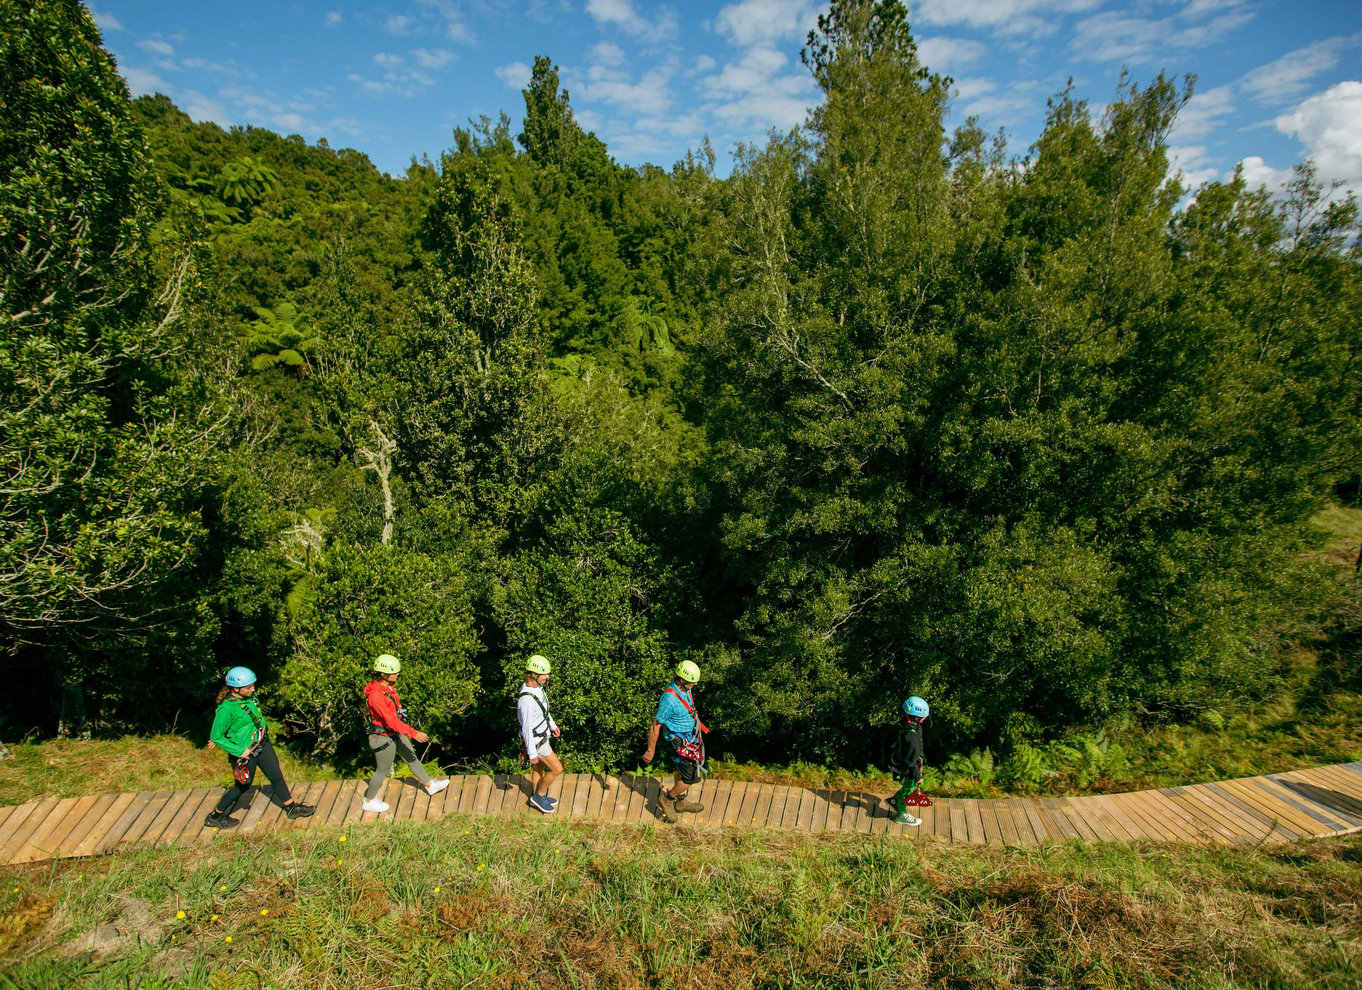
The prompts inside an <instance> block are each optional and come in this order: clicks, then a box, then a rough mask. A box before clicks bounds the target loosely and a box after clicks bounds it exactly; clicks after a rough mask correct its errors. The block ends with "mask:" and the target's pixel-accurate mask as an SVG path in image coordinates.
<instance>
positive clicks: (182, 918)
mask: <svg viewBox="0 0 1362 990" xmlns="http://www.w3.org/2000/svg"><path fill="white" fill-rule="evenodd" d="M175 917H176V918H178V919H179V920H181V921H184V912H183V911H176V912H175Z"/></svg>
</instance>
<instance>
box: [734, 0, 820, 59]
mask: <svg viewBox="0 0 1362 990" xmlns="http://www.w3.org/2000/svg"><path fill="white" fill-rule="evenodd" d="M817 24H818V10H817V9H816V8H815V7H814V4H813V3H812V0H741V2H740V3H734V4H729V5H728V6H727V7H725V8H724V9H723V10H721V11H719V13H718V15H717V16H716V17H715V18H714V29H715V30H716V31H718V33H719V34H722V35H724V36H726V37H727V38H728V40H729V41H731V42H733V44H735V45H739V46H742V47H744V48H745V47H748V46H749V45H770V44H773V43H774V42H777V41H783V40H785V39H787V38H796V39H800V40H802V39H803V38H804V37H805V36H806V35H808V33H809V31H811V30H813V29H814V28H815V27H816V26H817Z"/></svg>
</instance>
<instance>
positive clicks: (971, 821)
mask: <svg viewBox="0 0 1362 990" xmlns="http://www.w3.org/2000/svg"><path fill="white" fill-rule="evenodd" d="M958 800H959V802H960V806H961V808H962V809H963V810H964V813H965V828H964V831H965V835H966V837H967V840H968V841H969V842H972V843H976V844H978V845H983V844H984V843H985V842H987V841H988V839H987V837H986V836H985V835H984V818H983V815H982V814H981V813H980V809H979V802H978V801H977V800H976V799H974V798H959V799H958Z"/></svg>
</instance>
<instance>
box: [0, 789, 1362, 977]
mask: <svg viewBox="0 0 1362 990" xmlns="http://www.w3.org/2000/svg"><path fill="white" fill-rule="evenodd" d="M342 839H344V840H345V841H342ZM1359 863H1362V838H1359V837H1350V838H1344V839H1335V840H1329V841H1320V842H1312V843H1306V844H1299V845H1295V846H1291V847H1287V848H1273V849H1252V848H1210V849H1202V848H1188V847H1176V846H1158V845H1141V846H1124V845H1111V846H1096V847H1077V846H1071V845H1052V846H1047V847H1044V848H1041V849H1036V850H1010V849H1009V850H1004V849H993V848H971V849H968V850H962V849H958V848H953V847H948V846H943V845H940V844H937V843H933V842H914V841H911V840H907V841H905V840H903V839H898V838H893V837H887V836H885V837H873V838H871V837H865V836H841V835H831V836H822V837H820V836H812V837H809V836H797V835H792V834H788V833H779V832H772V831H766V830H750V831H742V832H735V831H722V832H720V831H696V830H691V829H686V828H666V827H654V826H619V825H615V826H612V825H604V824H602V825H580V824H579V825H569V824H567V823H564V822H555V821H525V822H519V821H511V822H507V821H499V820H495V819H478V818H468V817H465V816H452V817H450V818H448V819H445V820H443V821H442V822H439V823H431V824H425V825H416V824H410V823H405V824H403V823H399V824H396V825H373V826H365V827H358V828H356V827H352V828H350V829H349V830H348V831H341V830H338V829H337V828H334V827H318V828H315V829H311V830H309V831H306V832H300V833H293V834H288V833H274V834H260V835H253V836H226V837H222V838H220V839H218V840H217V841H215V842H213V843H211V844H208V845H206V846H204V847H196V848H189V849H178V850H169V851H146V852H134V853H124V854H119V855H115V856H110V857H106V858H101V859H95V860H84V861H65V862H60V863H54V864H48V865H45V866H32V867H11V868H0V973H3V974H4V978H3V979H0V987H3V988H6V990H9V988H11V987H20V988H23V990H35V988H44V990H45V988H48V987H63V988H71V990H104V988H108V990H114V988H118V990H153V988H156V990H166V988H171V987H175V988H186V990H187V988H194V990H200V988H203V990H207V988H213V990H223V988H252V990H259V988H265V987H268V988H271V990H294V988H299V990H301V988H309V990H310V988H314V987H328V988H334V990H349V988H355V990H361V988H363V990H377V988H379V987H412V988H428V990H440V988H446V987H449V988H453V987H519V986H525V987H535V988H537V990H554V988H560V987H561V988H567V987H601V988H605V987H610V988H631V987H645V986H649V987H688V988H689V987H694V988H703V987H721V988H723V990H738V988H743V987H796V986H801V987H853V986H855V987H881V986H882V987H903V986H914V987H916V986H923V987H953V988H966V987H991V988H1010V987H1066V988H1067V987H1112V988H1115V987H1138V988H1150V990H1158V988H1174V987H1178V988H1184V987H1185V988H1229V987H1282V988H1287V987H1307V986H1309V987H1321V988H1325V990H1330V988H1344V987H1347V988H1352V987H1355V986H1357V985H1358V982H1359V974H1360V973H1362V945H1360V944H1359V937H1362V870H1360V869H1359ZM178 912H183V914H184V917H183V918H180V917H178V914H177V913H178ZM229 939H230V941H229Z"/></svg>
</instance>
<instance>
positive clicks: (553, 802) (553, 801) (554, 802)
mask: <svg viewBox="0 0 1362 990" xmlns="http://www.w3.org/2000/svg"><path fill="white" fill-rule="evenodd" d="M540 797H542V798H543V799H544V800H545V801H547V802H548V803H549V804H551V805H553V806H554V808H557V807H558V799H557V798H556V797H549V796H548V795H547V794H541V795H540Z"/></svg>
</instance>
